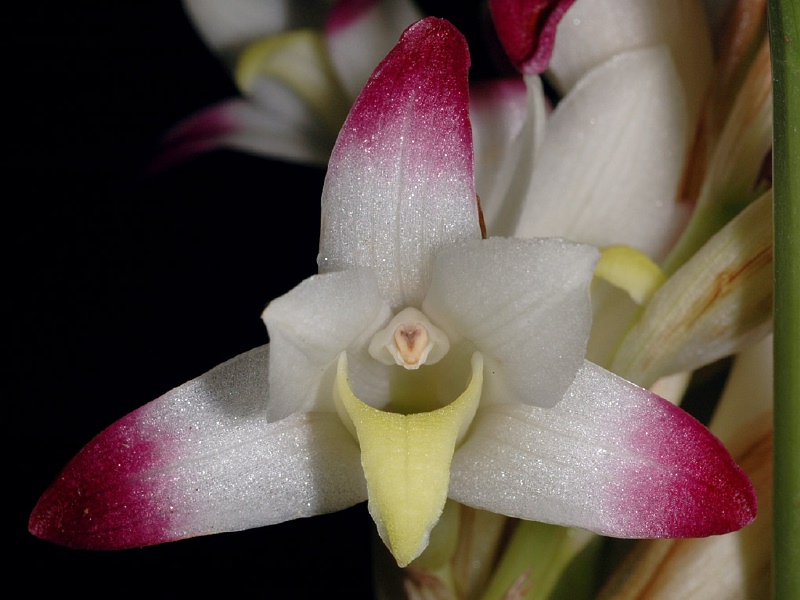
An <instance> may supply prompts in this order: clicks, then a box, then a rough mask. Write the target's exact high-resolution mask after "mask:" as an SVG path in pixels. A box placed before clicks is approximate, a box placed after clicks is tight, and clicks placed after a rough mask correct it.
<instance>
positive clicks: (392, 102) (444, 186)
mask: <svg viewBox="0 0 800 600" xmlns="http://www.w3.org/2000/svg"><path fill="white" fill-rule="evenodd" d="M469 63H470V59H469V51H468V48H467V43H466V40H465V39H464V36H463V35H462V34H461V33H460V32H459V31H458V30H457V29H456V28H455V27H454V26H453V25H451V24H450V23H448V22H447V21H445V20H443V19H436V18H432V17H431V18H427V19H423V20H422V21H418V22H417V23H415V24H414V25H412V26H411V27H409V28H408V29H407V30H406V31H405V32H404V34H403V36H402V37H401V38H400V41H399V42H398V44H397V45H396V46H395V48H394V49H393V50H392V51H391V52H390V53H389V54H388V55H387V57H386V58H385V59H384V60H383V62H381V64H380V65H378V67H377V69H376V70H375V72H374V74H373V75H372V77H371V78H370V80H369V81H368V82H367V85H366V86H365V87H364V89H363V91H362V92H361V95H360V96H359V97H358V99H357V100H356V102H355V104H354V105H353V108H352V110H351V111H350V114H349V116H348V118H347V121H346V122H345V124H344V126H343V127H342V130H341V132H340V133H339V137H338V139H337V142H336V145H335V147H334V149H333V153H332V155H331V160H330V163H329V166H328V173H327V176H326V179H325V185H324V188H323V192H322V231H321V237H320V254H319V259H318V261H319V268H320V271H321V272H329V271H340V270H344V269H348V268H353V267H359V266H360V267H372V268H374V269H375V271H376V273H377V275H378V278H379V281H378V283H379V288H380V290H381V295H382V296H383V297H384V299H385V300H386V301H387V302H388V303H389V304H390V306H392V307H393V308H394V309H397V308H400V307H402V306H418V305H419V303H420V302H421V301H422V298H423V297H424V293H425V290H426V288H427V286H428V283H429V281H430V273H431V269H432V266H433V258H434V256H435V254H436V253H438V252H439V251H440V250H441V249H443V248H445V247H447V246H449V245H452V244H454V243H457V242H460V241H466V240H470V239H480V236H481V233H480V222H479V217H478V206H477V202H476V197H475V185H474V173H473V151H472V131H471V126H470V121H469V95H468V79H467V77H468V69H469Z"/></svg>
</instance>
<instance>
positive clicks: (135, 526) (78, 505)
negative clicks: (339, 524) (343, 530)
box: [31, 346, 366, 549]
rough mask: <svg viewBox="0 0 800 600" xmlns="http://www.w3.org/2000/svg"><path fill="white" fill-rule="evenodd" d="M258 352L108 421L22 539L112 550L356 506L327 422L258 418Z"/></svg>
mask: <svg viewBox="0 0 800 600" xmlns="http://www.w3.org/2000/svg"><path fill="white" fill-rule="evenodd" d="M268 354H269V352H268V349H267V347H266V346H262V347H260V348H256V349H254V350H251V351H250V352H247V353H245V354H242V355H240V356H238V357H236V358H234V359H232V360H230V361H228V362H226V363H223V364H222V365H219V366H218V367H216V368H214V369H212V370H211V371H209V372H208V373H206V374H205V375H202V376H200V377H198V378H197V379H194V380H192V381H190V382H188V383H185V384H184V385H182V386H180V387H178V388H176V389H174V390H172V391H171V392H169V393H167V394H165V395H164V396H162V397H161V398H159V399H157V400H154V401H153V402H151V403H149V404H147V405H145V406H143V407H142V408H140V409H139V410H137V411H135V412H133V413H131V414H129V415H128V416H126V417H124V418H122V419H121V420H119V421H117V422H116V423H115V424H113V425H111V426H110V427H109V428H107V429H106V430H105V431H103V432H102V433H100V434H99V435H98V436H97V437H96V438H95V439H94V440H92V441H91V442H90V443H89V444H88V445H87V446H86V447H85V448H84V449H83V450H81V452H80V453H79V454H78V455H77V456H76V457H75V458H74V459H73V460H72V461H71V462H70V463H69V464H68V465H67V467H66V468H65V470H64V471H63V472H62V473H61V475H60V476H59V478H58V479H57V480H56V482H55V483H54V484H53V486H52V487H51V488H50V489H48V490H47V492H46V493H45V494H44V495H43V496H42V499H41V500H40V501H39V503H38V505H37V507H36V509H35V511H34V513H33V515H32V517H31V530H32V531H33V532H34V533H35V534H36V535H38V536H40V537H44V538H45V539H50V540H52V541H55V542H58V543H61V544H64V545H67V546H71V547H76V548H91V549H119V548H130V547H138V546H144V545H149V544H158V543H162V542H167V541H172V540H176V539H182V538H187V537H193V536H197V535H207V534H211V533H218V532H223V531H238V530H242V529H249V528H252V527H261V526H263V525H270V524H273V523H280V522H282V521H286V520H289V519H296V518H299V517H307V516H312V515H316V514H320V513H325V512H332V511H336V510H341V509H343V508H346V507H348V506H352V505H353V504H356V503H358V502H361V501H363V500H365V499H366V484H365V481H364V475H363V472H362V471H361V467H360V461H359V450H358V446H357V444H356V443H355V442H354V440H353V438H352V436H351V435H350V434H349V433H348V431H347V430H346V429H345V428H344V426H343V425H342V423H341V421H340V420H339V418H338V417H337V416H336V414H326V413H309V414H297V415H292V416H291V417H289V418H287V419H284V420H283V421H281V422H279V423H269V422H268V421H267V419H266V415H265V412H266V406H267V403H268V397H269V396H268V390H267V378H268V377H267V370H268Z"/></svg>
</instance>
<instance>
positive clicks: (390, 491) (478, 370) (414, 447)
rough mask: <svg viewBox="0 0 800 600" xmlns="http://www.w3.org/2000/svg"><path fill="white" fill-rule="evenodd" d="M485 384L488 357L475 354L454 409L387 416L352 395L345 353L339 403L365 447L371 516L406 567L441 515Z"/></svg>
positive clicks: (363, 459) (338, 386)
mask: <svg viewBox="0 0 800 600" xmlns="http://www.w3.org/2000/svg"><path fill="white" fill-rule="evenodd" d="M482 387H483V357H482V356H481V355H480V354H479V353H477V352H476V353H475V354H474V355H473V357H472V377H471V380H470V382H469V385H468V386H467V389H466V390H465V391H464V392H463V393H462V394H461V396H459V397H458V399H456V400H455V401H454V402H452V403H451V404H448V405H447V406H444V407H442V408H440V409H438V410H434V411H431V412H425V413H414V414H410V415H401V414H397V413H389V412H384V411H381V410H378V409H376V408H373V407H371V406H369V405H367V404H365V403H364V402H362V401H361V400H359V399H358V398H357V397H356V396H355V394H353V391H352V389H351V387H350V382H349V380H348V377H347V356H346V355H345V354H344V353H342V354H341V355H340V356H339V364H338V366H337V370H336V382H335V384H334V398H335V400H336V404H337V407H339V408H340V410H342V411H343V412H344V413H346V415H347V417H349V418H348V419H345V418H344V416H343V420H344V421H345V422H347V421H348V420H349V421H350V422H352V425H353V427H354V429H355V433H356V437H357V438H358V442H359V444H360V446H361V465H362V467H363V469H364V476H365V477H366V479H367V493H368V497H369V511H370V514H371V515H372V518H373V519H374V520H375V523H376V525H377V526H378V532H379V533H380V535H381V538H382V539H383V541H384V543H385V544H386V546H387V547H388V548H389V550H390V551H391V552H392V554H393V555H394V557H395V559H396V560H397V564H398V565H400V566H401V567H404V566H406V565H407V564H408V563H410V562H411V561H412V560H414V559H415V558H416V557H417V556H419V555H420V553H421V552H422V551H423V550H424V549H425V547H426V546H427V545H428V536H429V534H430V531H431V529H432V528H433V526H434V525H435V524H436V522H437V521H438V520H439V517H440V516H441V514H442V510H443V508H444V504H445V501H446V500H447V491H448V488H449V485H450V463H451V462H452V460H453V453H454V452H455V448H456V444H457V443H458V442H459V441H460V439H461V438H462V437H463V435H464V434H465V433H466V431H467V429H468V428H469V425H470V423H471V422H472V419H473V417H474V416H475V411H476V410H477V408H478V403H479V401H480V396H481V389H482Z"/></svg>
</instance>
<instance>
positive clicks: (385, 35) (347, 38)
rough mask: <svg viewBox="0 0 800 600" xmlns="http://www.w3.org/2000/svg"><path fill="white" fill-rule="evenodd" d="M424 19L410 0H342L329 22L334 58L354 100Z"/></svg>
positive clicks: (329, 49) (344, 83) (330, 52)
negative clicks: (411, 27)
mask: <svg viewBox="0 0 800 600" xmlns="http://www.w3.org/2000/svg"><path fill="white" fill-rule="evenodd" d="M422 17H423V15H422V13H421V12H420V11H419V9H417V7H416V6H415V5H414V3H413V2H411V1H410V0H339V1H338V2H336V3H335V4H334V6H333V7H332V8H331V11H330V13H329V14H328V18H327V20H326V22H325V39H326V41H327V45H328V52H329V54H330V59H331V61H332V62H333V65H334V67H335V68H336V71H337V73H339V76H340V79H341V82H342V84H343V85H344V87H345V89H346V90H347V93H348V95H349V96H350V98H356V97H357V96H358V94H359V93H360V92H361V89H362V88H363V87H364V84H365V83H366V82H367V79H369V76H370V75H372V72H373V71H374V70H375V67H376V66H377V65H378V63H379V62H380V61H381V60H382V59H383V57H385V56H386V55H387V54H388V53H389V52H390V51H391V49H392V48H393V47H394V45H395V43H396V42H397V39H398V38H399V37H400V35H401V34H402V33H403V31H405V29H406V28H407V27H408V26H409V25H411V24H412V23H414V22H415V21H418V20H419V19H421V18H422Z"/></svg>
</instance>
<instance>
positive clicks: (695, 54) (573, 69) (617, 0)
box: [548, 0, 714, 132]
mask: <svg viewBox="0 0 800 600" xmlns="http://www.w3.org/2000/svg"><path fill="white" fill-rule="evenodd" d="M705 4H708V3H707V2H705V3H704V2H703V1H702V0H671V1H670V2H663V1H662V0H590V1H587V0H579V1H578V2H576V3H575V4H574V5H573V6H572V7H571V8H570V9H569V10H568V11H567V14H566V15H565V17H564V18H563V19H562V21H561V24H560V25H559V27H558V36H557V37H556V42H555V48H554V49H553V56H552V58H551V60H550V65H549V68H548V78H549V79H551V80H553V83H554V85H555V86H556V87H557V88H558V89H560V90H561V91H562V92H563V93H567V92H568V91H569V90H571V89H572V87H573V86H574V85H575V84H576V83H577V82H578V81H579V80H580V79H581V77H583V76H584V75H585V74H586V73H587V72H589V71H590V70H591V69H593V68H594V67H596V66H598V65H600V64H602V63H603V62H605V61H607V60H608V59H610V58H611V57H612V56H614V55H616V54H620V53H622V52H626V51H629V50H635V49H638V48H647V47H653V46H658V45H660V44H666V45H667V46H668V47H669V49H670V55H671V56H672V60H673V62H674V63H675V67H676V70H677V72H678V75H679V76H680V79H681V81H682V83H683V87H684V90H686V103H687V109H688V111H687V112H688V114H689V123H691V126H692V130H691V131H692V132H694V125H695V123H696V119H697V117H698V115H699V111H700V106H701V104H702V103H703V101H704V100H705V94H706V90H707V89H708V86H709V83H710V81H711V76H712V70H713V66H714V63H713V53H712V47H711V33H710V31H709V28H708V23H707V19H706V11H705V6H704V5H705Z"/></svg>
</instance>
